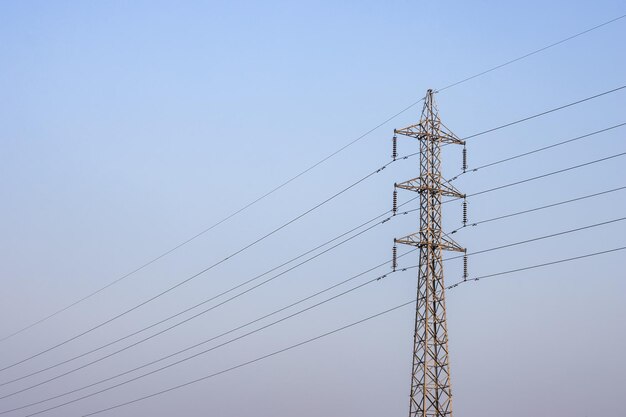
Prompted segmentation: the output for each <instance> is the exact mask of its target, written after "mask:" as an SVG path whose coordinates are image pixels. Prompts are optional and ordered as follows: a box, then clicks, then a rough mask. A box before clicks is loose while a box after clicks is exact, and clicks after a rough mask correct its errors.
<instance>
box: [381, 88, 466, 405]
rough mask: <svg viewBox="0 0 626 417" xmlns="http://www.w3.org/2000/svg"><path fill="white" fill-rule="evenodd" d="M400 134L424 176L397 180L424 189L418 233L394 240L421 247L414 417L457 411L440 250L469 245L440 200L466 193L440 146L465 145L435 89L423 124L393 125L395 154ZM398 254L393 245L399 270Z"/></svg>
mask: <svg viewBox="0 0 626 417" xmlns="http://www.w3.org/2000/svg"><path fill="white" fill-rule="evenodd" d="M396 135H403V136H410V137H413V138H416V139H417V140H418V141H419V146H420V175H419V177H417V178H414V179H411V180H409V181H405V182H402V183H397V184H395V187H397V188H402V189H405V190H410V191H415V192H417V193H419V201H420V211H419V212H420V228H419V232H418V233H414V234H412V235H409V236H406V237H403V238H400V239H394V242H395V243H400V244H405V245H410V246H415V247H417V248H418V250H419V273H418V280H417V306H416V315H415V334H414V345H413V369H412V378H411V394H410V405H409V417H418V416H419V417H426V416H428V417H430V416H433V417H439V416H452V393H451V386H450V363H449V361H448V329H447V324H446V302H445V286H444V279H443V260H442V256H441V254H442V251H443V250H449V251H456V252H465V249H463V248H462V247H461V246H459V245H458V244H457V243H456V242H454V241H453V240H452V239H451V238H449V237H448V236H446V235H445V234H444V233H443V232H442V224H441V217H442V216H441V203H442V198H443V197H445V196H448V197H457V198H464V197H465V195H463V194H461V193H460V192H459V191H457V190H456V189H455V188H454V187H452V186H451V185H450V184H449V183H447V182H446V181H444V180H443V179H442V174H441V146H442V145H443V144H460V145H464V142H463V141H462V140H461V139H459V138H458V137H456V136H455V135H454V134H453V133H452V132H450V131H449V130H448V129H447V128H446V127H445V126H444V125H443V124H442V123H441V121H440V120H439V114H438V110H437V107H436V105H435V102H434V100H433V91H432V90H428V92H427V93H426V97H425V101H424V108H423V110H422V115H421V118H420V121H419V123H417V124H415V125H412V126H409V127H406V128H404V129H396V130H394V155H393V157H394V159H395V157H396V156H397V154H396V145H395V142H396ZM464 155H465V152H464ZM464 165H465V164H464ZM395 202H396V191H395V190H394V211H395V210H397V206H396V204H395ZM395 253H396V249H395V245H394V262H393V264H394V265H393V267H394V269H395V267H396V261H395Z"/></svg>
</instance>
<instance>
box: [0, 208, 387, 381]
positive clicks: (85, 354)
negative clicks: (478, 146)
mask: <svg viewBox="0 0 626 417" xmlns="http://www.w3.org/2000/svg"><path fill="white" fill-rule="evenodd" d="M388 213H389V212H386V213H382V214H381V215H379V216H377V217H374V218H372V219H370V220H368V221H366V222H364V223H362V224H360V225H358V226H356V227H354V228H352V229H350V230H348V231H346V232H344V233H342V234H340V235H338V236H335V237H334V238H332V239H330V240H327V241H326V242H324V243H322V244H320V245H318V246H316V247H314V248H312V249H309V250H307V251H306V252H304V253H301V254H300V255H298V256H296V257H294V258H291V259H289V260H288V261H286V262H283V263H282V264H280V265H278V266H275V267H273V268H271V269H269V270H267V271H265V272H263V273H261V274H258V275H256V276H254V277H252V278H250V279H247V280H246V281H243V282H241V283H239V284H237V285H234V286H232V287H230V288H228V289H226V290H224V291H222V292H220V293H218V294H216V295H214V296H211V297H209V298H207V299H205V300H203V301H201V302H199V303H197V304H195V305H193V306H191V307H188V308H186V309H184V310H181V311H179V312H178V313H175V314H173V315H170V316H168V317H166V318H165V319H162V320H160V321H158V322H155V323H153V324H151V325H149V326H146V327H143V328H141V329H139V330H136V331H134V332H132V333H129V334H127V335H125V336H123V337H120V338H118V339H115V340H113V341H111V342H109V343H106V344H104V345H101V346H99V347H97V348H95V349H92V350H90V351H87V352H84V353H81V354H79V355H76V356H73V357H72V358H70V359H66V360H64V361H61V362H58V363H56V364H54V365H51V366H48V367H46V368H43V369H40V370H37V371H34V372H31V373H29V374H27V375H23V376H21V377H18V378H15V379H12V380H9V381H5V382H3V383H0V387H1V386H5V385H8V384H11V383H13V382H17V381H20V380H22V379H25V378H28V377H31V376H34V375H37V374H40V373H42V372H45V371H48V370H50V369H53V368H56V367H58V366H61V365H64V364H66V363H69V362H72V361H74V360H76V359H79V358H82V357H84V356H87V355H89V354H91V353H94V352H97V351H99V350H102V349H104V348H107V347H109V346H112V345H114V344H116V343H118V342H121V341H122V340H126V339H128V338H130V337H132V336H135V335H137V334H140V333H143V332H144V331H146V330H149V329H151V328H153V327H155V326H158V325H160V324H163V323H165V322H167V321H169V320H171V319H173V318H176V317H178V316H180V315H182V314H185V313H187V312H189V311H191V310H194V309H196V308H198V307H200V306H202V305H204V304H206V303H209V302H211V301H213V300H215V299H217V298H219V297H222V296H224V295H226V294H229V293H231V292H232V291H234V290H237V289H239V288H241V287H243V286H245V285H247V284H249V283H251V282H254V281H256V280H257V279H260V278H262V277H264V276H266V275H267V274H269V273H272V272H274V271H276V270H278V269H280V268H282V267H284V266H286V265H288V264H290V263H292V262H294V261H296V260H298V259H300V258H302V257H304V256H306V255H308V254H310V253H313V252H315V251H316V250H318V249H321V248H323V247H324V246H327V245H328V244H330V243H332V242H334V241H336V240H338V239H341V238H342V237H344V236H346V235H349V234H350V233H353V232H355V231H357V230H358V229H361V228H362V227H365V226H367V225H368V224H370V223H371V222H372V221H374V220H377V219H380V218H381V217H383V216H384V215H386V214H388ZM386 220H387V219H385V221H386ZM382 223H383V222H379V223H377V224H376V225H379V224H382ZM354 237H356V236H354ZM354 237H353V238H354ZM342 243H345V241H344V242H342ZM320 255H321V254H318V255H317V256H320ZM317 256H315V257H317ZM315 257H312V258H309V259H308V260H307V261H306V262H308V261H310V260H313V259H315ZM306 262H305V263H306ZM302 264H303V263H301V264H298V266H300V265H302ZM293 269H294V268H291V269H290V270H293ZM290 270H289V271H290ZM289 271H283V273H282V274H284V273H286V272H289ZM282 274H281V275H282ZM279 276H280V275H279ZM275 278H276V277H275ZM181 324H182V323H181Z"/></svg>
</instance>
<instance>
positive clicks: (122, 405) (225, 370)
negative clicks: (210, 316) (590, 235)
mask: <svg viewBox="0 0 626 417" xmlns="http://www.w3.org/2000/svg"><path fill="white" fill-rule="evenodd" d="M621 250H626V246H623V247H619V248H614V249H609V250H605V251H601V252H595V253H590V254H585V255H580V256H576V257H571V258H566V259H560V260H557V261H552V262H546V263H543V264H537V265H531V266H527V267H523V268H517V269H514V270H509V271H503V272H497V273H493V274H489V275H483V276H480V277H476V278H473V279H472V280H468V281H461V282H458V283H456V284H453V285H451V286H449V287H447V289H449V290H450V289H453V288H456V287H457V286H459V285H460V284H462V283H464V282H469V281H478V280H481V279H485V278H489V277H494V276H499V275H505V274H511V273H515V272H520V271H526V270H529V269H535V268H541V267H545V266H549V265H555V264H559V263H565V262H570V261H574V260H579V259H584V258H589V257H593V256H598V255H602V254H607V253H612V252H617V251H621ZM415 268H417V265H413V266H410V267H407V268H403V270H409V269H415ZM415 301H416V300H411V301H408V302H406V303H403V304H400V305H398V306H396V307H392V308H390V309H387V310H385V311H382V312H380V313H377V314H375V315H372V316H369V317H366V318H364V319H361V320H359V321H356V322H353V323H350V324H348V325H346V326H343V327H339V328H336V329H334V330H331V331H330V332H326V333H323V334H321V335H318V336H316V337H313V338H310V339H306V340H304V341H302V342H299V343H296V344H294V345H290V346H288V347H286V348H283V349H280V350H276V351H273V352H271V353H269V354H266V355H263V356H259V357H257V358H255V359H252V360H249V361H246V362H243V363H240V364H238V365H235V366H232V367H229V368H226V369H223V370H221V371H218V372H214V373H212V374H209V375H206V376H203V377H201V378H196V379H194V380H191V381H188V382H185V383H182V384H178V385H175V386H173V387H170V388H167V389H164V390H161V391H157V392H154V393H152V394H148V395H145V396H142V397H138V398H135V399H133V400H130V401H126V402H123V403H119V404H116V405H113V406H110V407H106V408H103V409H100V410H97V411H94V412H91V413H88V414H84V415H83V417H89V416H92V415H96V414H101V413H103V412H106V411H111V410H114V409H117V408H120V407H124V406H127V405H130V404H134V403H137V402H140V401H144V400H146V399H149V398H153V397H156V396H160V395H163V394H166V393H168V392H171V391H175V390H178V389H180V388H184V387H187V386H189V385H193V384H196V383H198V382H201V381H205V380H207V379H211V378H214V377H216V376H219V375H222V374H225V373H228V372H231V371H234V370H236V369H239V368H242V367H245V366H247V365H250V364H253V363H256V362H259V361H262V360H264V359H267V358H270V357H273V356H276V355H279V354H281V353H284V352H287V351H289V350H292V349H295V348H297V347H300V346H302V345H305V344H308V343H311V342H313V341H315V340H318V339H321V338H324V337H326V336H329V335H331V334H334V333H338V332H340V331H343V330H345V329H348V328H350V327H353V326H356V325H357V324H361V323H364V322H366V321H369V320H371V319H374V318H376V317H380V316H382V315H384V314H387V313H390V312H392V311H395V310H398V309H400V308H403V307H406V306H408V305H411V304H413V303H415ZM125 383H126V382H125ZM116 387H117V386H116V385H113V386H110V387H107V389H106V390H107V391H108V390H111V389H113V388H116ZM93 395H95V394H93ZM89 396H92V394H90V395H87V396H84V397H79V398H76V399H74V400H71V401H68V402H66V403H62V404H58V405H56V406H54V407H50V408H48V409H44V410H41V411H38V412H35V413H32V414H28V415H27V416H26V417H32V416H35V415H39V414H42V413H45V412H47V411H51V410H54V409H57V408H60V407H63V406H65V405H68V404H72V403H75V402H78V401H81V400H83V399H85V398H88V397H89Z"/></svg>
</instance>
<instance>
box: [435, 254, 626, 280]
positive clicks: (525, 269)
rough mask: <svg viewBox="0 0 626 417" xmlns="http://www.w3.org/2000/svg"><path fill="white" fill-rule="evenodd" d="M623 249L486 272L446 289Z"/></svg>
mask: <svg viewBox="0 0 626 417" xmlns="http://www.w3.org/2000/svg"><path fill="white" fill-rule="evenodd" d="M625 249H626V246H622V247H620V248H614V249H609V250H604V251H601V252H594V253H588V254H586V255H580V256H574V257H572V258H566V259H559V260H557V261H552V262H546V263H542V264H537V265H531V266H525V267H522V268H517V269H511V270H508V271H503V272H496V273H493V274H488V275H481V276H479V277H476V278H471V279H468V280H467V281H459V282H457V283H456V284H453V285H450V286H449V287H447V289H452V288H455V287H458V286H459V285H461V284H464V283H466V282H470V281H480V280H481V279H485V278H491V277H496V276H500V275H506V274H512V273H515V272H521V271H527V270H529V269H535V268H542V267H544V266H550V265H556V264H560V263H565V262H571V261H576V260H578V259H584V258H590V257H593V256H598V255H604V254H606V253H612V252H618V251H622V250H625Z"/></svg>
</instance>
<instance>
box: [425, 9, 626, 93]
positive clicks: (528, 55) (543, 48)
mask: <svg viewBox="0 0 626 417" xmlns="http://www.w3.org/2000/svg"><path fill="white" fill-rule="evenodd" d="M624 17H626V14H623V15H621V16H618V17H616V18H614V19H611V20H607V21H606V22H604V23H600V24H599V25H596V26H594V27H591V28H589V29H587V30H584V31H582V32H578V33H576V34H574V35H571V36H568V37H567V38H564V39H561V40H560V41H557V42H554V43H551V44H550V45H546V46H544V47H541V48H539V49H535V50H534V51H532V52H529V53H527V54H525V55H522V56H519V57H517V58H514V59H511V60H510V61H507V62H505V63H503V64H500V65H496V66H494V67H491V68H489V69H488V70H485V71H482V72H479V73H477V74H474V75H472V76H470V77H467V78H464V79H462V80H460V81H457V82H455V83H452V84H449V85H447V86H445V87H443V88H440V89H439V90H437V91H444V90H447V89H448V88H452V87H454V86H457V85H459V84H462V83H465V82H467V81H470V80H473V79H474V78H477V77H480V76H483V75H485V74H488V73H490V72H492V71H495V70H497V69H500V68H502V67H505V66H507V65H511V64H513V63H514V62H517V61H521V60H523V59H525V58H528V57H530V56H533V55H536V54H538V53H540V52H543V51H545V50H547V49H550V48H553V47H555V46H557V45H560V44H562V43H565V42H567V41H569V40H572V39H574V38H577V37H579V36H581V35H584V34H586V33H589V32H591V31H594V30H596V29H599V28H601V27H603V26H606V25H608V24H611V23H613V22H616V21H618V20H620V19H623V18H624Z"/></svg>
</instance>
